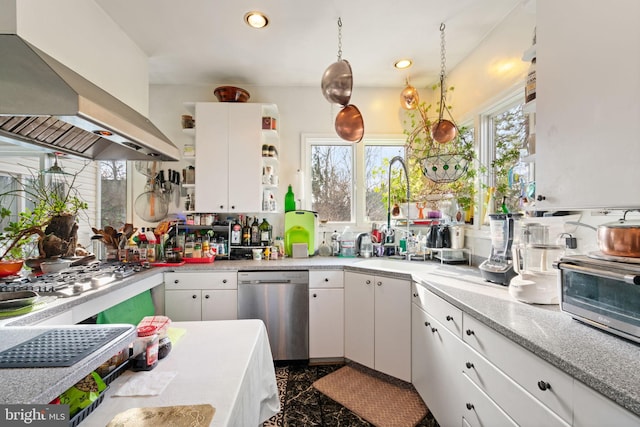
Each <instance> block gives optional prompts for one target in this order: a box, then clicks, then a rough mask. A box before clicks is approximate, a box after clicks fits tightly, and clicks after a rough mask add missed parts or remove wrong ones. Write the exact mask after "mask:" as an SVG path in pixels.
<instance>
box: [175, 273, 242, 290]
mask: <svg viewBox="0 0 640 427" xmlns="http://www.w3.org/2000/svg"><path fill="white" fill-rule="evenodd" d="M164 283H165V289H238V275H237V272H236V271H216V272H184V273H171V272H170V273H164Z"/></svg>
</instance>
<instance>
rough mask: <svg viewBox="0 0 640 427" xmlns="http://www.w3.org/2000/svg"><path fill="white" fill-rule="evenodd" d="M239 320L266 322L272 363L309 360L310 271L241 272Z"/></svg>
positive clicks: (239, 275) (239, 274)
mask: <svg viewBox="0 0 640 427" xmlns="http://www.w3.org/2000/svg"><path fill="white" fill-rule="evenodd" d="M238 318H239V319H261V320H262V321H263V322H264V324H265V325H266V327H267V334H268V335H269V344H271V353H272V355H273V360H303V359H309V272H308V271H239V272H238Z"/></svg>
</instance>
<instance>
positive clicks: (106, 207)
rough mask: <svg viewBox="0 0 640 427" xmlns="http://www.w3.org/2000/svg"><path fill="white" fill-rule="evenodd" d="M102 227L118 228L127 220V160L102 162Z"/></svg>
mask: <svg viewBox="0 0 640 427" xmlns="http://www.w3.org/2000/svg"><path fill="white" fill-rule="evenodd" d="M99 214H100V228H104V227H105V226H107V225H110V226H112V227H115V228H118V227H121V226H123V225H124V224H125V223H126V222H127V221H126V218H127V162H126V161H122V160H110V161H102V162H100V212H99Z"/></svg>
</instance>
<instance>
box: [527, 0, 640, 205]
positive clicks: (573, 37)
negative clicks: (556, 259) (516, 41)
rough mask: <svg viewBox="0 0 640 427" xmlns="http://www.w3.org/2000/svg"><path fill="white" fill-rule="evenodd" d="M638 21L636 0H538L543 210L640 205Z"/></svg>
mask: <svg viewBox="0 0 640 427" xmlns="http://www.w3.org/2000/svg"><path fill="white" fill-rule="evenodd" d="M638 17H640V2H638V1H637V0H616V1H614V2H612V3H609V2H584V1H581V0H565V1H557V0H537V11H536V21H537V31H536V34H537V45H536V51H537V97H536V99H537V105H536V112H537V118H536V119H537V122H536V193H537V195H538V196H542V197H544V198H545V200H542V201H538V202H536V203H537V204H536V206H537V208H538V209H549V208H601V207H611V208H614V207H638V206H640V198H639V197H638V193H637V191H630V187H629V184H628V183H632V182H639V181H640V169H639V168H637V167H636V163H637V159H639V158H640V144H638V143H637V135H638V134H640V97H638V94H639V93H640V26H639V25H638V22H637V21H638ZM625 183H626V184H625Z"/></svg>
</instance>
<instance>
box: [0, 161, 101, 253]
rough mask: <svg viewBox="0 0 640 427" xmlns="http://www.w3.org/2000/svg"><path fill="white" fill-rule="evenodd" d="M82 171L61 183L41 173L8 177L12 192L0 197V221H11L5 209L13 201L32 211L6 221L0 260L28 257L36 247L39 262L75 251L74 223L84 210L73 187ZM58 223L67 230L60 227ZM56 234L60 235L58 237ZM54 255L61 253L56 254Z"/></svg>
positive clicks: (84, 205)
mask: <svg viewBox="0 0 640 427" xmlns="http://www.w3.org/2000/svg"><path fill="white" fill-rule="evenodd" d="M85 166H86V165H85ZM83 169H84V167H83V168H82V169H81V170H80V171H78V172H76V173H75V174H72V175H70V178H68V179H62V180H53V179H51V177H50V176H47V174H46V173H45V172H43V171H35V170H33V169H30V168H29V172H30V177H29V178H27V179H21V178H20V177H18V176H13V177H12V179H13V180H14V182H15V184H16V185H15V186H14V189H12V190H9V191H6V192H4V193H2V194H0V204H1V205H2V206H3V207H2V208H1V209H0V219H2V220H5V219H7V218H10V217H11V215H12V211H11V210H10V209H9V208H7V207H6V206H10V204H11V203H12V202H15V201H16V198H23V199H25V200H26V201H29V202H30V203H31V204H33V207H32V208H30V209H29V208H27V209H25V210H23V211H22V212H20V213H19V214H18V217H17V220H15V221H10V222H9V223H8V225H7V226H5V227H4V229H3V231H2V233H0V260H2V259H5V258H10V259H23V258H26V257H28V256H32V250H33V249H34V246H36V245H37V249H38V252H39V256H40V257H41V258H44V257H47V256H50V255H67V254H69V253H70V252H71V250H73V249H75V239H74V236H76V235H77V224H75V219H76V217H77V215H78V214H79V213H80V212H82V211H84V210H86V209H87V207H88V204H87V202H86V201H84V200H83V199H82V198H81V197H80V194H79V192H78V189H77V188H76V186H75V183H76V180H77V178H78V175H79V174H80V173H81V172H82V170H83ZM59 219H62V220H63V221H62V222H64V223H70V224H71V226H70V227H69V226H60V225H59ZM74 225H75V226H74ZM61 229H62V230H61ZM59 231H62V235H60V233H59ZM29 249H32V250H29ZM56 251H58V252H61V253H58V254H56V253H55V252H56Z"/></svg>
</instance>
